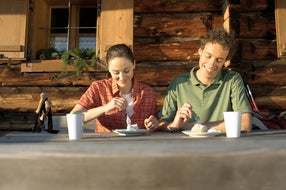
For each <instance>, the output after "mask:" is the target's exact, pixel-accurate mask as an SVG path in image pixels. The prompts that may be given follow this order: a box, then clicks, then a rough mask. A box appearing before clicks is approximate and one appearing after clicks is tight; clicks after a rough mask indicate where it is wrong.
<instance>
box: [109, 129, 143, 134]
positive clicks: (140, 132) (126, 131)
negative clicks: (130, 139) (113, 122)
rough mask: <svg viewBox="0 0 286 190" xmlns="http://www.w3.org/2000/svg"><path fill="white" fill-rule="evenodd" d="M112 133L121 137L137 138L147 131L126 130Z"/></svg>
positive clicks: (117, 130)
mask: <svg viewBox="0 0 286 190" xmlns="http://www.w3.org/2000/svg"><path fill="white" fill-rule="evenodd" d="M113 132H114V133H117V134H119V135H121V136H139V135H144V134H145V133H146V132H147V130H146V129H138V130H127V129H115V130H113Z"/></svg>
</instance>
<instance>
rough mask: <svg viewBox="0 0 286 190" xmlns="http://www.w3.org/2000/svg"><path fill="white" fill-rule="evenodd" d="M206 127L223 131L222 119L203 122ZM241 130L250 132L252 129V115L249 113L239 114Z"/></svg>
mask: <svg viewBox="0 0 286 190" xmlns="http://www.w3.org/2000/svg"><path fill="white" fill-rule="evenodd" d="M205 125H206V126H207V127H208V128H216V129H219V130H222V131H224V132H225V125H224V121H216V122H208V123H205ZM240 130H241V131H246V132H250V131H251V130H252V115H251V113H243V114H242V116H241V127H240Z"/></svg>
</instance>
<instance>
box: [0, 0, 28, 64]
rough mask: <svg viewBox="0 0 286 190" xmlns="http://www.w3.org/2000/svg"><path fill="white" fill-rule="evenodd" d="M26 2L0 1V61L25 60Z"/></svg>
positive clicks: (26, 0) (21, 0) (17, 0)
mask: <svg viewBox="0 0 286 190" xmlns="http://www.w3.org/2000/svg"><path fill="white" fill-rule="evenodd" d="M28 5H29V2H28V0H9V1H3V0H2V1H0V28H1V30H0V54H1V59H12V60H13V59H25V57H26V54H25V52H26V34H27V33H26V29H27V14H28Z"/></svg>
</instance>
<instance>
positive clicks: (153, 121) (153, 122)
mask: <svg viewBox="0 0 286 190" xmlns="http://www.w3.org/2000/svg"><path fill="white" fill-rule="evenodd" d="M144 125H145V127H146V129H147V130H148V131H149V132H153V131H155V130H156V129H158V127H159V122H158V120H157V118H156V117H155V116H153V115H150V117H148V118H146V119H145V120H144Z"/></svg>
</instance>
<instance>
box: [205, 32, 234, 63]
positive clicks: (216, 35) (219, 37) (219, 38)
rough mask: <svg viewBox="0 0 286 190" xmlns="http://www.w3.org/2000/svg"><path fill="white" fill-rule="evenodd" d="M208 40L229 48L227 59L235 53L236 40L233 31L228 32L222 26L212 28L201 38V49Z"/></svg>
mask: <svg viewBox="0 0 286 190" xmlns="http://www.w3.org/2000/svg"><path fill="white" fill-rule="evenodd" d="M209 42H211V43H218V44H221V45H222V46H223V47H224V48H227V49H229V53H228V56H227V58H226V59H227V60H230V59H231V58H232V57H233V55H234V54H235V53H236V50H237V40H236V39H235V34H234V33H233V32H231V33H228V32H227V31H226V30H225V29H223V28H215V29H212V30H211V31H209V32H208V33H207V34H206V35H205V36H203V37H202V38H201V49H204V47H205V45H206V44H207V43H209Z"/></svg>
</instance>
